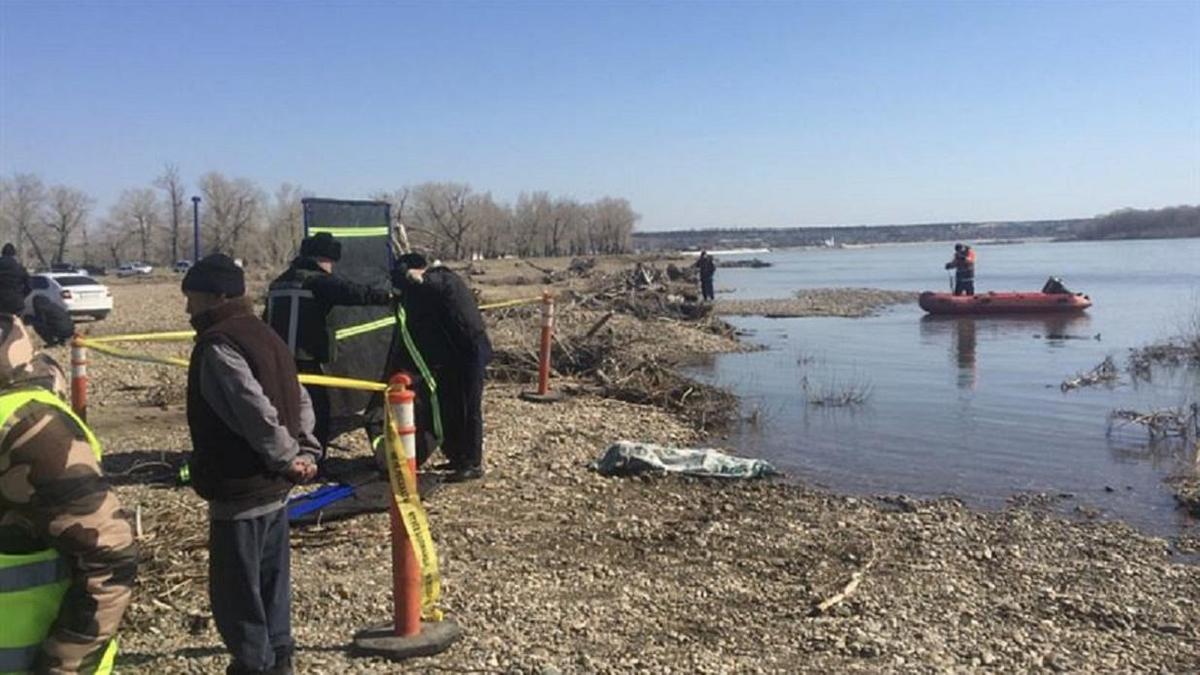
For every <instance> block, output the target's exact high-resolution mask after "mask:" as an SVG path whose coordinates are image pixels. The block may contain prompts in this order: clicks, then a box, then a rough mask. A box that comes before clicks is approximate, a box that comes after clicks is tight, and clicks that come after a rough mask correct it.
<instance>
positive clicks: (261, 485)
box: [183, 253, 320, 674]
mask: <svg viewBox="0 0 1200 675" xmlns="http://www.w3.org/2000/svg"><path fill="white" fill-rule="evenodd" d="M245 292H246V284H245V279H244V277H243V275H242V270H241V268H240V267H238V266H237V265H236V264H235V263H234V262H233V260H232V259H230V258H229V257H228V256H225V255H222V254H219V253H217V254H213V255H210V256H207V257H205V258H204V259H202V260H201V261H200V262H198V263H196V264H195V265H193V266H192V268H191V269H189V270H188V272H187V275H186V276H184V278H183V294H184V296H186V297H187V308H186V309H187V313H188V314H189V315H190V316H191V323H192V326H193V327H194V328H195V329H196V344H195V346H194V347H193V348H192V357H191V363H190V366H189V368H188V385H187V420H188V430H189V431H190V433H191V437H192V458H191V462H190V466H191V482H192V486H193V487H194V488H195V489H196V493H197V494H199V495H200V496H201V497H202V498H204V499H205V500H206V501H208V504H209V506H208V514H209V544H208V550H209V557H208V560H209V566H208V574H209V584H208V589H209V592H208V595H209V601H210V602H211V604H212V614H213V622H214V623H215V624H216V626H217V632H219V633H220V634H221V639H222V641H223V642H224V643H225V646H226V648H227V649H228V650H229V652H230V653H231V654H232V656H233V662H232V663H231V664H230V666H229V668H228V669H227V670H226V673H230V674H242V673H279V674H285V673H291V672H292V652H293V650H294V643H293V641H292V630H291V570H290V567H291V558H290V549H289V546H288V515H287V508H286V503H287V496H288V492H289V491H290V490H291V488H292V485H294V484H297V483H304V482H307V481H309V480H311V479H312V478H313V477H314V476H315V475H316V472H317V467H316V457H317V455H318V454H319V453H320V447H319V446H318V444H317V440H316V438H314V437H313V434H312V431H313V426H314V424H315V420H314V419H313V411H312V402H311V401H310V400H309V398H308V394H307V392H305V390H304V388H303V387H301V386H300V383H299V381H298V380H297V375H296V366H295V362H294V361H293V360H292V355H291V352H290V351H288V348H287V345H286V344H284V343H283V340H281V339H280V338H279V336H278V335H276V334H275V332H274V331H273V330H271V328H270V326H268V325H267V324H265V323H263V322H262V321H261V320H259V318H258V317H257V316H255V315H254V312H253V308H252V306H251V305H250V303H249V302H248V301H247V300H246V298H245V297H244V296H245Z"/></svg>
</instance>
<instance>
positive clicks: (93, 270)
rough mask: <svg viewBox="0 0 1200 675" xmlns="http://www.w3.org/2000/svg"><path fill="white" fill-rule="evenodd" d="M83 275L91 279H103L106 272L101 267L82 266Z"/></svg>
mask: <svg viewBox="0 0 1200 675" xmlns="http://www.w3.org/2000/svg"><path fill="white" fill-rule="evenodd" d="M83 271H84V273H86V274H88V275H90V276H93V277H103V276H107V275H108V270H107V269H105V268H104V266H103V265H84V266H83Z"/></svg>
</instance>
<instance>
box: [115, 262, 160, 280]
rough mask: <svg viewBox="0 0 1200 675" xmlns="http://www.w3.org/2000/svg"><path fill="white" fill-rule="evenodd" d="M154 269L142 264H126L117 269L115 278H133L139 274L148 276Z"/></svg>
mask: <svg viewBox="0 0 1200 675" xmlns="http://www.w3.org/2000/svg"><path fill="white" fill-rule="evenodd" d="M153 271H154V268H153V267H151V266H149V265H147V264H146V263H144V262H138V261H134V262H127V263H125V264H124V265H121V266H120V267H118V268H117V276H119V277H134V276H138V275H141V274H150V273H151V272H153Z"/></svg>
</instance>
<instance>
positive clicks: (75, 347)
mask: <svg viewBox="0 0 1200 675" xmlns="http://www.w3.org/2000/svg"><path fill="white" fill-rule="evenodd" d="M87 359H88V357H87V347H86V346H84V344H83V336H81V335H76V336H75V337H74V338H72V339H71V409H72V410H74V411H75V414H76V415H79V418H80V419H82V420H85V421H86V420H87V397H88V375H87Z"/></svg>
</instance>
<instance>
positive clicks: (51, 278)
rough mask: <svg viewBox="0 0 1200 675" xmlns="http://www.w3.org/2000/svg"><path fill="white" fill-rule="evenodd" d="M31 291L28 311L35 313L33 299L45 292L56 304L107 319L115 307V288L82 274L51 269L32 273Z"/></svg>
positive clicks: (74, 312) (26, 301)
mask: <svg viewBox="0 0 1200 675" xmlns="http://www.w3.org/2000/svg"><path fill="white" fill-rule="evenodd" d="M29 285H30V288H31V290H30V292H29V295H28V296H26V298H25V312H26V313H27V314H33V299H34V297H35V296H38V295H44V296H46V297H48V298H49V299H50V300H51V301H52V302H54V303H55V304H56V305H58V306H60V307H63V308H65V309H66V310H67V312H68V313H70V314H71V316H72V317H76V316H90V317H92V318H94V319H97V320H99V319H103V318H104V317H106V316H108V313H109V312H111V311H112V308H113V298H112V292H111V291H109V290H108V287H107V286H104V285H102V284H99V283H96V280H95V279H93V278H91V277H88V276H84V275H82V274H63V273H55V272H50V273H47V274H34V275H33V276H31V277H29Z"/></svg>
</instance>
